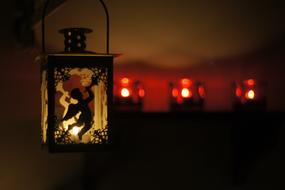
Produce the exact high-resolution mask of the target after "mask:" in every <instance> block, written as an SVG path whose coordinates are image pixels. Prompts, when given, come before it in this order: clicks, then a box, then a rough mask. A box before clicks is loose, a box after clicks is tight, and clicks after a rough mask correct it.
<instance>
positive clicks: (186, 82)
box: [180, 78, 192, 88]
mask: <svg viewBox="0 0 285 190" xmlns="http://www.w3.org/2000/svg"><path fill="white" fill-rule="evenodd" d="M180 82H181V85H182V87H185V88H189V87H190V86H191V85H192V81H191V80H190V79H187V78H184V79H181V81H180Z"/></svg>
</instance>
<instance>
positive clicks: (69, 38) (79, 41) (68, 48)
mask: <svg viewBox="0 0 285 190" xmlns="http://www.w3.org/2000/svg"><path fill="white" fill-rule="evenodd" d="M91 32H92V30H91V29H89V28H64V29H61V30H59V33H61V34H63V35H64V52H65V53H87V51H86V50H85V49H86V35H85V34H87V33H91Z"/></svg>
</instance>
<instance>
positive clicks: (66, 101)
mask: <svg viewBox="0 0 285 190" xmlns="http://www.w3.org/2000/svg"><path fill="white" fill-rule="evenodd" d="M54 78H55V89H56V91H55V117H56V121H57V125H56V127H55V131H54V136H55V143H56V144H72V143H85V144H86V143H91V144H97V143H103V142H104V141H107V140H108V135H107V133H108V127H107V126H108V122H107V116H108V114H107V113H108V112H107V111H108V110H107V109H108V108H107V93H106V88H107V69H103V68H89V69H87V68H68V67H67V68H55V70H54Z"/></svg>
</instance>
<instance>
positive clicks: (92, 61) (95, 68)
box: [41, 18, 113, 152]
mask: <svg viewBox="0 0 285 190" xmlns="http://www.w3.org/2000/svg"><path fill="white" fill-rule="evenodd" d="M42 22H44V18H43V21H42ZM90 32H91V30H90V29H87V28H66V29H63V30H60V33H62V34H64V37H65V41H64V43H65V50H64V52H63V53H57V54H44V56H43V59H42V60H41V67H42V68H41V93H42V121H41V126H42V130H41V131H42V144H43V145H47V146H48V149H49V151H50V152H62V151H72V152H73V151H93V150H98V149H102V148H103V147H106V146H108V145H110V134H111V133H110V130H111V120H110V119H111V104H112V88H113V87H112V82H113V73H112V71H113V70H112V68H113V56H112V55H110V54H109V53H108V49H107V54H96V53H92V52H90V51H86V50H85V48H86V43H85V41H86V34H87V33H90ZM43 39H44V38H43ZM43 47H44V45H43ZM107 47H108V46H107ZM43 51H44V49H43Z"/></svg>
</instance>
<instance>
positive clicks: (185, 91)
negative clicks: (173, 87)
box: [181, 88, 193, 98]
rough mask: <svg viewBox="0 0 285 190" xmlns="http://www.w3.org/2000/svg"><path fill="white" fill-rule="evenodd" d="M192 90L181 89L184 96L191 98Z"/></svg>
mask: <svg viewBox="0 0 285 190" xmlns="http://www.w3.org/2000/svg"><path fill="white" fill-rule="evenodd" d="M192 95H193V94H192V92H191V91H190V90H189V89H188V88H182V90H181V96H182V97H183V98H191V97H192Z"/></svg>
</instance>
